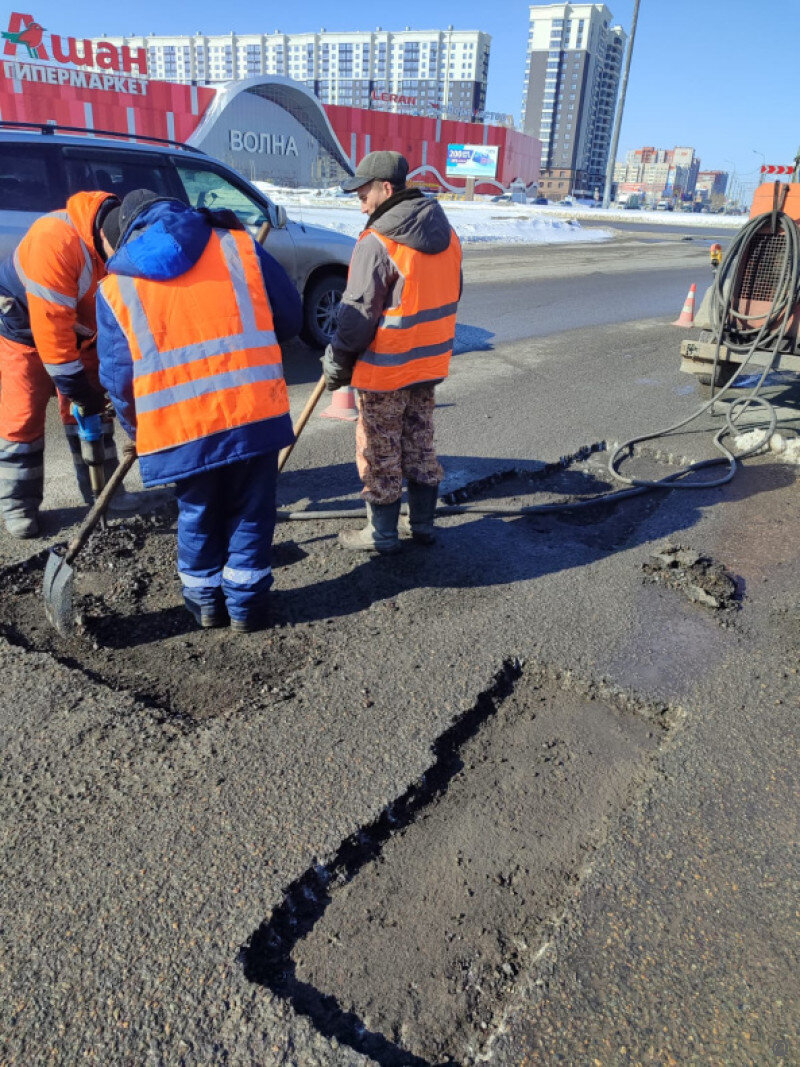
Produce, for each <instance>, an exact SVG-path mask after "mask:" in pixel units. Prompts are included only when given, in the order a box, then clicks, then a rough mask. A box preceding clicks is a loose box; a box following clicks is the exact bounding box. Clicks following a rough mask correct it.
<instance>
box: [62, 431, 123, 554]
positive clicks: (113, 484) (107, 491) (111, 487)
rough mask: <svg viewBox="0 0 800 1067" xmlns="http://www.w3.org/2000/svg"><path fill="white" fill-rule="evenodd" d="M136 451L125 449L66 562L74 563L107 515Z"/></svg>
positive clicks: (71, 548) (70, 547)
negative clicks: (93, 531)
mask: <svg viewBox="0 0 800 1067" xmlns="http://www.w3.org/2000/svg"><path fill="white" fill-rule="evenodd" d="M136 458H137V457H136V449H135V447H134V446H133V445H130V446H126V447H125V448H124V449H123V454H122V459H121V461H120V464H119V466H118V467H117V468H116V470H115V471H114V473H113V474H112V475H111V477H110V478H109V479H108V481H107V482H106V484H105V487H104V488H103V491H102V493H101V494H100V496H99V497H98V498H97V500H95V502H94V506H93V507H92V509H91V511H90V512H89V514H88V515H87V516H86V518H85V519H84V520H83V525H82V526H81V528H80V530H78V532H77V534H76V535H75V539H74V540H73V541H72V542H71V543H70V545H69V548H68V549H67V551H66V552H65V554H64V562H65V563H72V561H73V559H75V557H76V556H77V554H78V553H79V552H80V550H81V549H82V548H83V546H84V545H85V544H86V541H87V539H88V537H89V534H90V533H91V532H92V530H94V528H95V526H96V525H97V524H98V522H99V521H100V519H101V518H102V517H103V515H105V513H106V509H107V507H108V505H109V504H110V502H111V498H112V496H113V495H114V493H116V491H117V489H119V487H120V485H121V484H122V479H123V478H124V477H125V475H126V474H127V473H128V471H129V470H130V469H131V467H132V466H133V465H134V463H135V462H136Z"/></svg>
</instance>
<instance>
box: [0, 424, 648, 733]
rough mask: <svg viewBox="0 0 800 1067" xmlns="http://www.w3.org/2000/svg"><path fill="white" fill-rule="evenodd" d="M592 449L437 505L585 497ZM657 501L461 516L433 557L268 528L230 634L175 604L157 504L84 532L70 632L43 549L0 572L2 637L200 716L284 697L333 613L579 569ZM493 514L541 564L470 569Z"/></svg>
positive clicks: (172, 510)
mask: <svg viewBox="0 0 800 1067" xmlns="http://www.w3.org/2000/svg"><path fill="white" fill-rule="evenodd" d="M603 447H604V446H603V445H602V444H598V445H592V446H588V447H587V448H585V449H582V450H580V451H579V452H578V453H576V454H575V455H573V456H569V457H564V458H563V459H562V461H560V462H558V463H555V464H551V465H548V466H544V465H543V466H542V467H541V468H540V469H537V470H532V471H519V470H504V471H499V472H497V473H496V474H494V475H492V476H491V477H489V478H482V479H480V480H479V481H476V482H474V483H471V484H469V485H466V486H464V487H462V488H461V489H459V490H457V491H455V492H454V494H453V495H451V496H450V497H448V498H446V500H448V499H449V500H452V501H456V502H458V503H463V502H464V501H467V504H469V503H470V502H482V503H484V504H487V505H489V506H495V505H496V506H499V507H501V508H502V509H503V510H504V511H506V512H515V511H521V512H523V513H524V512H526V509H530V508H531V507H536V506H538V505H541V504H544V505H552V504H554V503H555V504H560V503H565V502H568V501H572V500H582V501H585V502H587V501H588V502H591V501H592V500H593V499H594V498H595V497H597V496H602V495H603V494H605V493H607V492H609V491H610V490H612V489H614V488H617V486H616V485H614V484H613V480H612V479H611V478H610V476H609V474H608V472H607V471H606V470H605V468H604V462H605V460H604V457H603V455H602V454H598V453H601V452H602V449H603ZM662 500H663V494H661V493H649V494H645V495H643V496H641V497H636V498H634V499H631V500H627V501H624V502H623V503H621V504H611V503H603V502H602V501H600V502H597V503H592V504H591V506H587V507H582V508H576V509H572V510H559V511H557V512H556V513H544V514H542V513H527V514H523V515H521V516H520V515H516V516H512V517H510V518H499V517H497V518H489V517H483V518H485V520H486V521H485V522H484V524H483V525H479V524H478V523H477V522H475V523H473V522H472V521H471V519H469V520H465V519H461V520H460V522H461V525H460V526H459V527H458V528H452V529H450V530H447V529H444V530H443V531H442V535H441V540H442V545H441V547H440V548H437V549H436V550H434V551H433V552H431V551H429V550H426V549H420V548H419V546H414V545H412V544H411V543H410V542H407V543H406V550H405V551H404V552H403V553H400V554H399V555H398V556H394V557H391V559H382V558H377V559H375V558H370V557H367V556H361V557H354V556H353V555H352V554H349V553H346V552H343V551H342V550H341V549H339V547H338V545H337V544H336V534H337V532H338V530H340V529H342V528H347V522H346V520H345V521H342V520H337V521H335V522H329V521H307V522H299V523H298V522H291V523H285V522H284V523H279V524H278V527H277V529H276V535H275V544H274V559H273V568H274V569H275V571H276V590H275V591H274V592H273V595H272V625H271V626H270V627H269V628H267V629H266V630H264V631H263V632H260V633H255V634H250V635H245V636H238V637H237V636H236V635H233V634H232V633H231V631H230V630H229V629H228V628H222V629H215V630H206V631H201V630H199V628H198V627H197V625H196V623H195V622H194V621H193V620H192V618H191V617H190V615H189V614H188V612H187V611H186V610H185V608H184V606H183V601H182V597H181V589H180V582H179V579H178V575H177V571H176V554H177V550H176V538H175V523H176V516H177V509H176V507H175V505H174V504H170V505H164V506H160V507H158V508H157V509H156V510H155V511H153V512H152V513H150V514H146V515H137V516H135V517H130V518H127V519H119V520H113V521H111V522H110V523H109V525H108V527H107V529H105V530H97V531H95V533H94V534H93V535H92V537H91V538H90V540H89V541H88V542H87V545H86V546H85V548H84V549H83V550H82V552H81V553H80V554H79V555H78V557H77V558H76V560H75V563H74V572H75V577H74V591H75V595H74V608H75V627H74V630H73V632H72V633H71V634H70V635H69V636H67V637H63V636H61V635H59V634H58V633H57V632H56V631H55V630H54V629H53V628H52V627H51V626H50V625H49V624H48V622H47V620H46V618H45V614H44V601H43V599H42V594H41V587H42V576H43V571H44V565H45V562H46V558H47V553H46V552H44V553H39V554H38V555H36V556H34V557H32V558H30V559H28V560H26V561H24V562H22V563H19V564H14V565H12V566H9V567H6V568H4V569H3V570H2V571H0V578H2V581H3V589H4V595H3V598H2V603H1V604H0V634H2V635H3V636H5V637H6V638H7V639H8V640H10V641H12V642H13V643H15V644H18V645H20V646H22V647H25V648H30V649H33V650H35V651H40V652H46V653H49V654H51V655H53V656H54V657H55V658H56V659H58V660H59V661H61V662H63V663H65V664H66V665H67V666H70V667H72V668H78V669H80V670H82V671H84V672H85V673H86V674H87V676H88V677H90V678H91V679H92V680H93V681H100V682H102V683H104V684H106V685H108V686H109V687H111V688H112V689H115V690H126V691H129V692H131V693H132V694H134V695H135V696H136V697H138V698H139V699H140V700H142V701H143V702H144V703H146V704H147V705H148V706H149V707H151V708H152V709H155V710H157V711H159V712H160V713H162V714H163V715H165V716H167V717H170V718H174V719H183V720H185V721H202V720H204V719H208V718H210V717H216V716H219V715H221V714H229V713H232V712H235V711H236V710H237V709H239V708H242V707H251V708H252V707H263V706H268V705H270V704H272V703H274V702H275V701H279V700H283V699H287V698H289V697H291V696H292V695H293V692H294V690H293V677H294V675H295V674H296V673H297V672H298V671H300V670H302V669H303V668H312V669H313V668H314V667H315V665H318V664H320V663H323V662H324V661H325V658H326V656H327V655H328V640H327V635H326V633H325V632H324V631H325V628H326V627H328V626H331V625H336V624H337V622H338V620H339V619H341V618H343V617H346V616H350V615H357V614H358V613H360V612H362V611H364V610H366V609H368V608H369V607H370V606H371V605H373V604H376V603H378V602H380V603H385V604H392V603H395V602H399V601H398V599H397V598H400V597H402V596H403V595H405V594H408V593H411V592H413V591H414V590H417V589H419V588H424V587H426V586H427V587H429V588H433V589H436V588H441V589H447V590H451V591H453V592H454V593H458V592H459V591H465V590H470V589H474V588H476V587H477V586H479V585H497V584H500V583H513V582H515V581H518V580H520V578H524V577H535V576H536V573H537V570H536V568H537V567H544V566H552V565H553V561H554V560H555V563H556V565H559V566H577V565H580V564H582V563H584V562H588V561H590V560H591V559H592V558H599V557H600V556H603V555H606V554H608V553H609V552H611V551H617V550H619V548H621V547H623V546H625V545H627V544H628V543H630V541H631V539H632V538H633V537H635V535H636V531H637V530H638V528H639V527H640V526H641V525H642V524H643V523H644V522H645V521H646V520H647V519H648V518H649V516H650V515H651V514H652V512H653V511H654V509H655V508H657V507H658V506H659V504H660V502H661V501H662ZM477 517H478V518H479V519H481V516H477ZM356 518H357V517H356ZM359 521H360V520H359ZM446 522H447V519H446V518H445V519H443V520H442V524H443V525H444V524H446ZM496 522H497V523H501V522H510V523H513V533H512V534H511V536H512V537H517V536H518V537H520V538H521V539H523V541H524V542H526V543H527V546H530V545H531V544H536V545H541V546H542V547H543V548H547V549H548V550H549V553H550V555H549V556H545V555H543V556H542V557H541V560H542V561H544V562H542V561H540V560H539V559H538V558H537V559H534V560H533V562H531V561H530V559H531V558H530V557H528V558H527V559H526V562H525V563H524V564H520V563H519V561H516V560H515V557H514V556H513V555H511V556H510V555H509V554H508V553H506V554H503V553H497V554H495V555H494V556H493V557H492V558H491V559H488V560H486V559H483V558H481V566H480V567H476V566H475V563H474V560H473V557H474V556H475V553H478V554H479V556H480V557H483V556H484V555H485V553H483V552H482V550H481V545H482V544H483V543H485V538H486V537H487V536H489V537H492V536H493V534H492V531H491V527H492V525H493V524H494V523H496ZM486 523H488V526H487V525H486ZM527 551H528V552H529V551H530V547H528V548H527ZM556 557H557V558H556ZM521 558H522V557H520V559H521ZM520 566H522V567H523V569H522V570H520ZM524 568H527V571H526V570H525V569H524Z"/></svg>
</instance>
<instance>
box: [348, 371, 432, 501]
mask: <svg viewBox="0 0 800 1067" xmlns="http://www.w3.org/2000/svg"><path fill="white" fill-rule="evenodd" d="M434 405H435V400H434V395H433V386H432V385H413V386H411V387H410V388H408V389H397V390H395V391H393V392H390V393H368V392H363V393H359V395H358V410H359V419H358V425H357V427H356V466H357V467H358V474H359V477H360V478H361V481H362V482H363V483H364V497H365V498H366V499H367V500H368V501H369V502H370V503H371V504H391V503H392V502H393V501H395V500H399V499H400V493H401V490H402V486H403V478H405V479H406V480H407V481H408V482H409V484H410V483H412V482H416V483H417V484H418V485H424V486H435V487H438V485H439V482H440V481H441V480H442V478H443V477H444V471H443V470H442V466H441V464H440V463H439V460H438V459H437V458H436V452H435V451H434V447H433V409H434Z"/></svg>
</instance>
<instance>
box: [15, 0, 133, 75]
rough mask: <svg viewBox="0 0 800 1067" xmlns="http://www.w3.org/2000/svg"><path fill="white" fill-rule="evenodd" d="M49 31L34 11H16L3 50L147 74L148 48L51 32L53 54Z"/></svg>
mask: <svg viewBox="0 0 800 1067" xmlns="http://www.w3.org/2000/svg"><path fill="white" fill-rule="evenodd" d="M45 32H46V30H45V27H44V26H42V25H41V24H40V23H38V22H37V21H36V19H35V18H34V17H33V15H22V14H20V13H19V12H18V11H13V12H12V13H11V17H10V18H9V20H8V29H7V30H5V31H3V32H2V33H1V34H0V37H1V38H2V39H4V40H5V46H4V48H3V54H4V55H6V56H15V57H16V58H17V59H20V58H22V59H28V60H31V59H39V60H43V61H45V62H54V63H69V64H71V65H73V66H75V67H97V68H98V69H100V70H113V71H118V72H119V73H120V74H132V73H133V71H134V68H135V69H136V73H137V75H138V76H139V77H146V76H147V49H145V48H137V49H136V51H135V52H134V51H131V49H130V48H128V46H127V45H123V47H122V48H117V47H116V45H113V44H111V43H109V42H108V41H100V42H99V43H98V44H95V45H93V44H92V42H91V41H89V40H86V39H84V40H83V41H78V40H76V38H74V37H57V36H56V35H55V34H53V33H51V34H50V37H49V38H48V39H49V41H50V50H51V51H52V55H50V53H49V52H48V51H47V45H46V44H45V37H44V34H45ZM20 53H22V54H21V55H20ZM26 65H27V64H26ZM37 80H42V79H37ZM45 80H50V79H45ZM104 87H105V88H111V86H104ZM92 88H95V86H92Z"/></svg>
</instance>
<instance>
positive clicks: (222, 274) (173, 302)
mask: <svg viewBox="0 0 800 1067" xmlns="http://www.w3.org/2000/svg"><path fill="white" fill-rule="evenodd" d="M102 293H103V296H104V297H105V299H106V301H107V303H108V305H109V307H110V308H111V310H112V312H113V313H114V315H115V317H116V319H117V322H118V323H119V326H120V329H121V330H122V332H123V333H124V335H125V338H126V340H127V342H128V346H129V348H130V351H131V356H132V358H133V396H134V403H135V407H136V450H137V452H138V453H139V455H140V456H146V455H150V454H152V453H154V452H160V451H162V450H164V449H167V448H173V447H175V446H176V445H182V444H186V443H187V442H190V441H196V440H198V439H199V438H202V437H208V436H210V435H211V434H214V433H219V432H220V431H222V430H228V429H232V428H234V427H237V426H244V425H246V424H249V423H253V422H260V421H262V420H264V419H270V418H275V417H278V416H280V415H285V414H287V413H288V411H289V394H288V392H287V390H286V382H285V381H284V379H283V366H282V363H281V350H280V346H279V345H278V342H277V340H276V337H275V331H274V326H273V320H272V309H271V307H270V304H269V299H268V297H267V293H266V289H265V287H264V279H263V275H262V273H261V267H260V264H259V260H258V255H257V253H256V249H255V245H254V243H253V239H252V237H250V235H249V234H247V233H244V232H241V231H233V230H213V231H212V233H211V236H210V238H209V241H208V244H207V245H206V248H205V250H204V252H203V254H202V256H201V257H200V259H199V260H198V261H197V262H196V263H195V265H194V266H193V267H192V268H191V269H190V270H188V271H187V272H186V273H185V274H182V275H180V276H179V277H176V278H170V279H166V280H161V281H151V280H150V279H148V278H131V277H128V276H126V275H122V274H113V273H112V274H109V275H108V277H107V278H106V279H105V280H104V281H103V283H102Z"/></svg>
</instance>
